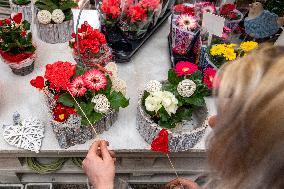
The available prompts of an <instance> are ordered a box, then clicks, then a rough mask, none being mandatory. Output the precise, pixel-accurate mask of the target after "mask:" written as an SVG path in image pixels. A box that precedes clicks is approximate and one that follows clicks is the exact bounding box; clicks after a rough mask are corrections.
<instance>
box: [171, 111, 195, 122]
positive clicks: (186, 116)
mask: <svg viewBox="0 0 284 189" xmlns="http://www.w3.org/2000/svg"><path fill="white" fill-rule="evenodd" d="M191 118H192V108H190V107H181V108H179V109H178V110H177V112H176V114H175V116H174V122H175V123H178V122H181V121H183V120H191Z"/></svg>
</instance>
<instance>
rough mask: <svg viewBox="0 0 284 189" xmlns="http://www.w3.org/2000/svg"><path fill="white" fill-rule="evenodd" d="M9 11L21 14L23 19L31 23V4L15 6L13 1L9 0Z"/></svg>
mask: <svg viewBox="0 0 284 189" xmlns="http://www.w3.org/2000/svg"><path fill="white" fill-rule="evenodd" d="M9 3H10V7H11V11H12V12H13V13H18V12H21V13H22V14H23V19H24V20H26V21H28V22H29V23H32V15H33V14H32V5H31V3H29V4H27V5H17V4H15V3H14V2H13V0H9Z"/></svg>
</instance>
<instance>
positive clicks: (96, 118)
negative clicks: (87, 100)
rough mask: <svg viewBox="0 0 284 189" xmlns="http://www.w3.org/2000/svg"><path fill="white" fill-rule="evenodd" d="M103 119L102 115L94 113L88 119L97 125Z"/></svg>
mask: <svg viewBox="0 0 284 189" xmlns="http://www.w3.org/2000/svg"><path fill="white" fill-rule="evenodd" d="M102 117H103V115H102V114H100V113H98V112H95V111H93V112H92V113H91V114H90V116H89V117H88V118H89V120H90V122H91V123H92V124H95V123H97V122H98V121H100V120H101V119H102ZM88 125H89V124H88Z"/></svg>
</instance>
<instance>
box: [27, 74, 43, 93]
mask: <svg viewBox="0 0 284 189" xmlns="http://www.w3.org/2000/svg"><path fill="white" fill-rule="evenodd" d="M30 84H31V85H32V86H33V87H35V88H38V89H40V90H42V89H43V88H44V78H43V77H42V76H37V77H36V78H35V79H32V80H31V81H30Z"/></svg>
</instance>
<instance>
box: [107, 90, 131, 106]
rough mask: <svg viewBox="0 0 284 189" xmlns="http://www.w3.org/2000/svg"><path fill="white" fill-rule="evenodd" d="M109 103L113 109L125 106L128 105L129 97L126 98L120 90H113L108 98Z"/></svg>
mask: <svg viewBox="0 0 284 189" xmlns="http://www.w3.org/2000/svg"><path fill="white" fill-rule="evenodd" d="M109 102H110V105H111V107H112V108H113V109H116V110H117V109H119V108H120V107H122V108H126V107H127V106H128V105H129V99H126V98H125V97H124V96H123V94H122V93H121V92H116V91H113V92H112V94H111V96H110V98H109Z"/></svg>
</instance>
